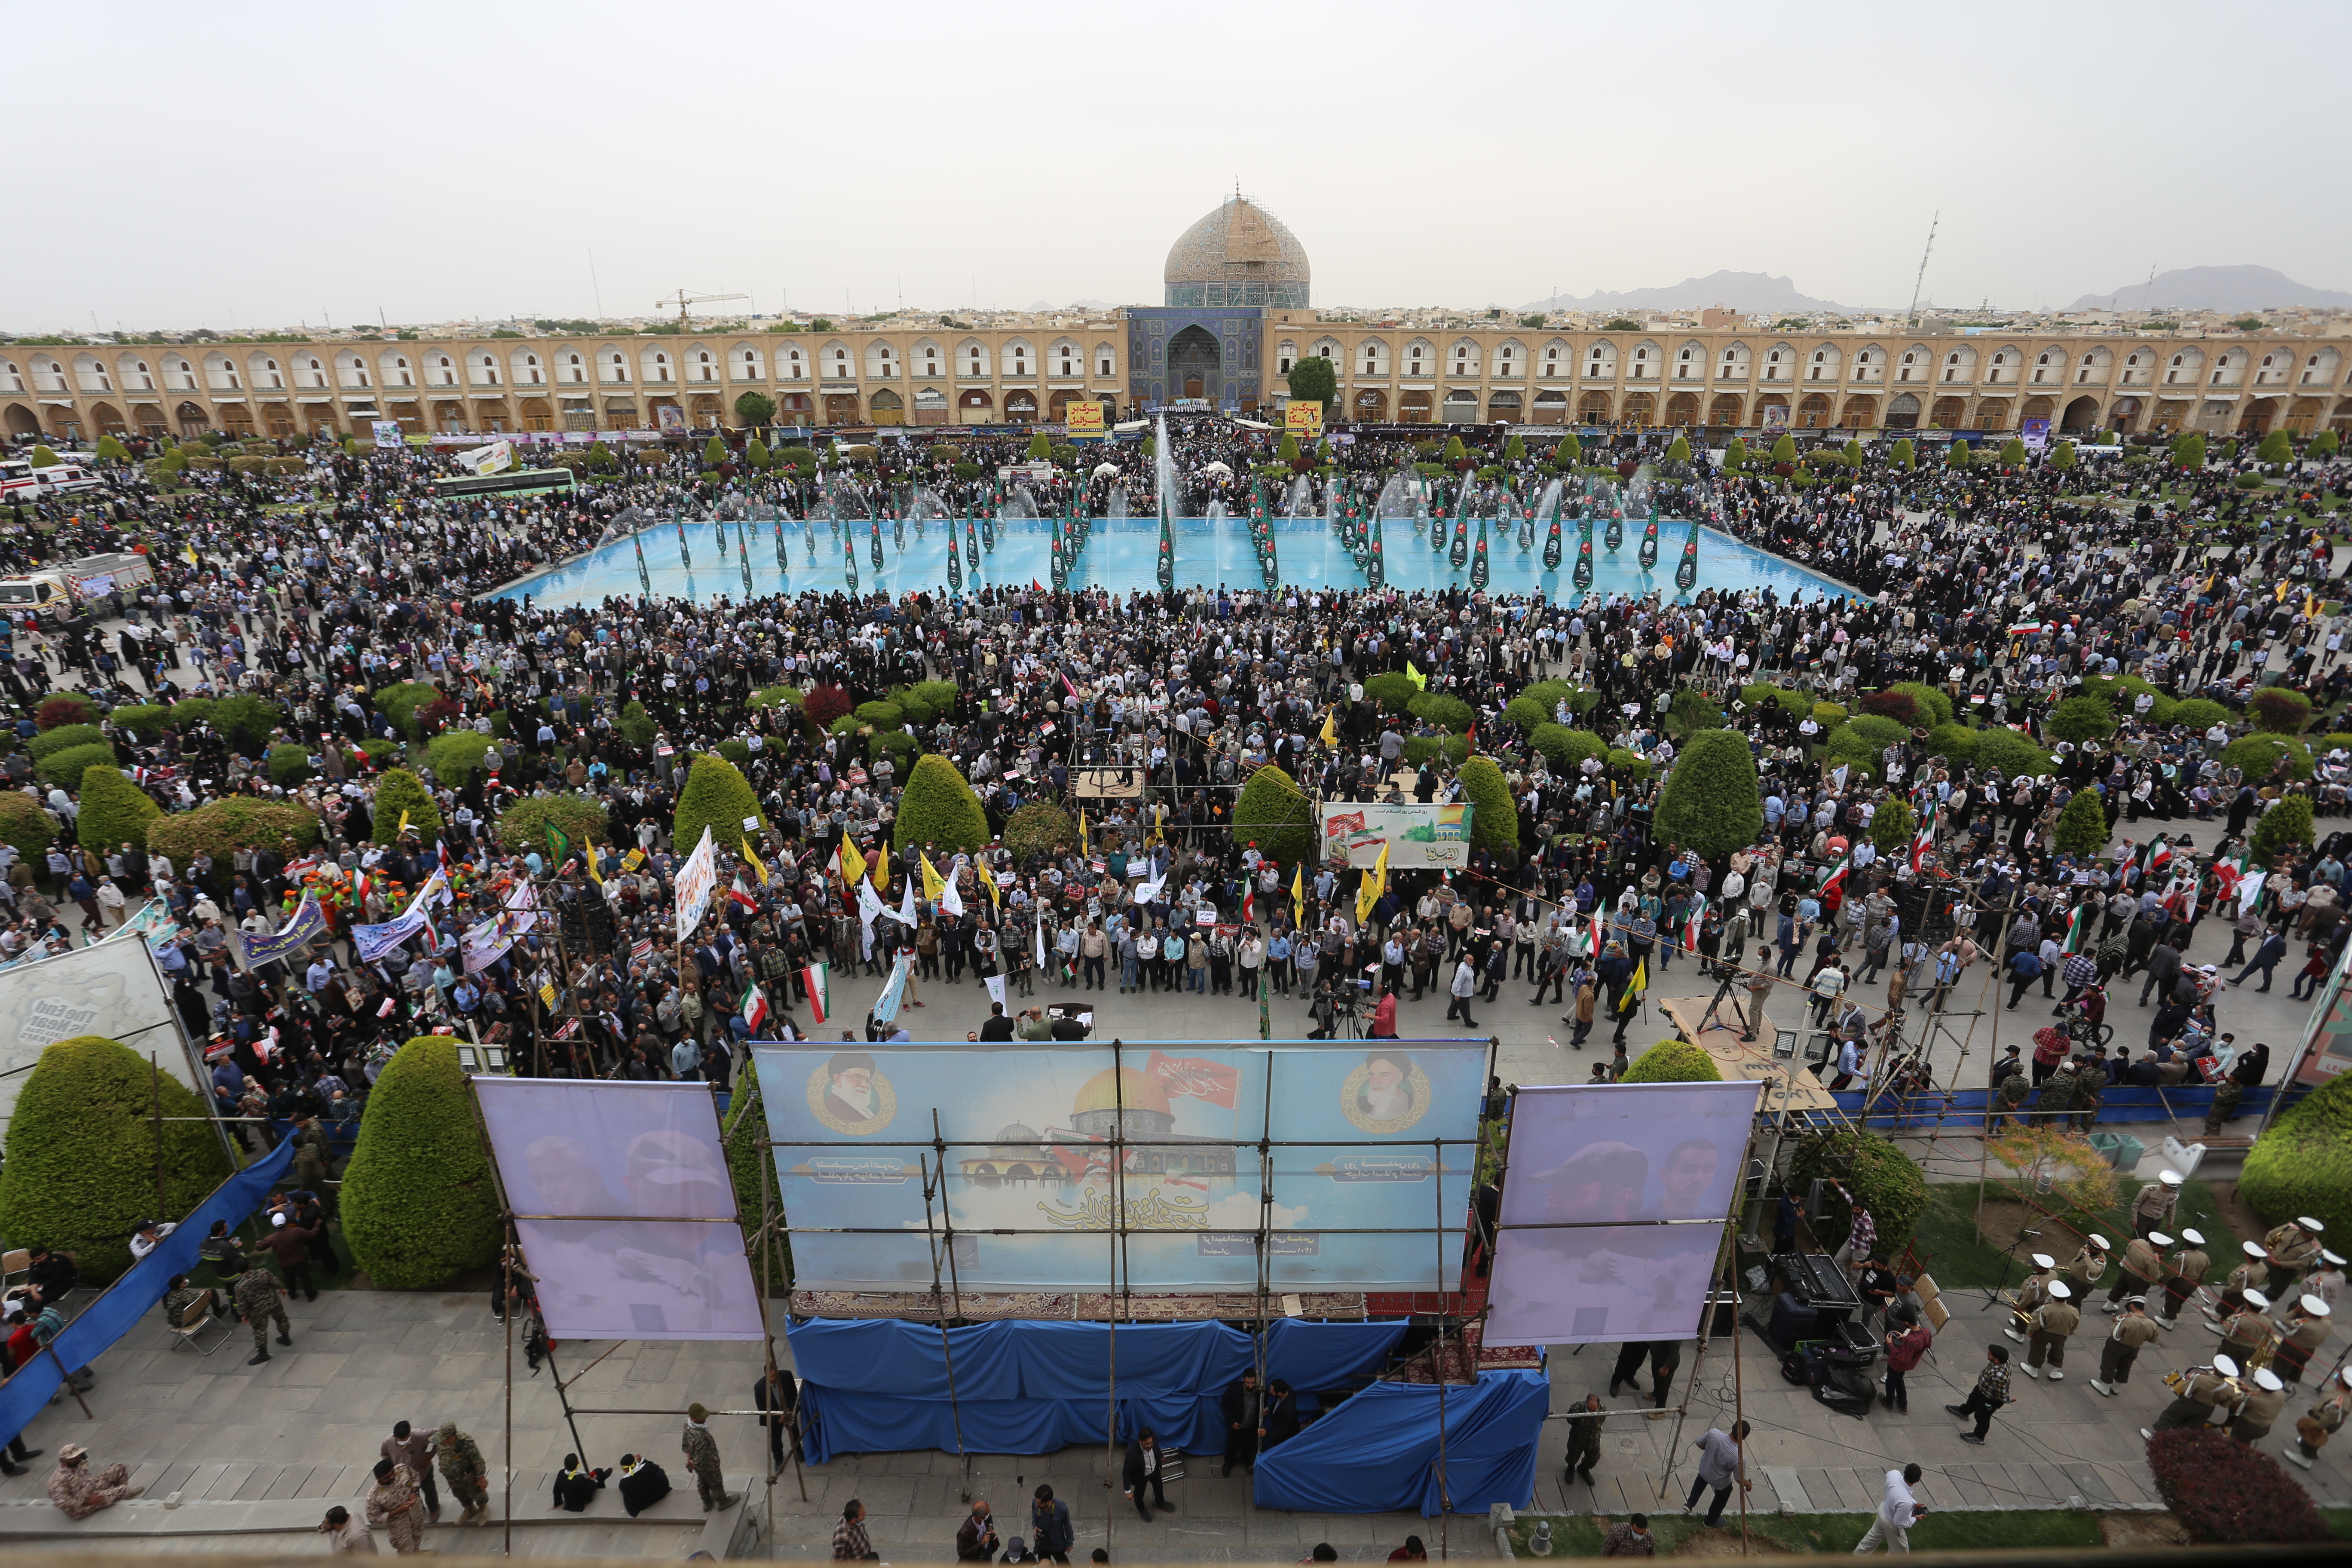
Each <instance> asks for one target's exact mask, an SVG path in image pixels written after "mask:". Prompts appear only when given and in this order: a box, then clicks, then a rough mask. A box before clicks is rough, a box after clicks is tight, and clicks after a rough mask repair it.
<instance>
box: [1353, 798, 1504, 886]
mask: <svg viewBox="0 0 2352 1568" xmlns="http://www.w3.org/2000/svg"><path fill="white" fill-rule="evenodd" d="M1474 810H1475V808H1474V807H1473V806H1472V805H1470V803H1469V802H1468V801H1466V800H1465V801H1460V802H1457V803H1456V804H1454V805H1411V804H1408V805H1327V806H1325V807H1323V810H1322V821H1323V858H1324V859H1326V860H1340V859H1344V860H1346V861H1347V862H1348V864H1349V865H1350V866H1360V867H1363V868H1366V869H1370V868H1371V867H1373V866H1376V865H1378V864H1379V863H1380V858H1381V847H1382V846H1383V845H1385V846H1387V847H1388V852H1389V869H1391V870H1392V871H1413V870H1423V871H1425V870H1431V869H1439V870H1455V869H1459V868H1462V867H1465V866H1467V865H1468V864H1470V821H1471V816H1472V814H1473V812H1474Z"/></svg>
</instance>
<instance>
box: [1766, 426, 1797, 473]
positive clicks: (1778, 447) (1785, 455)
mask: <svg viewBox="0 0 2352 1568" xmlns="http://www.w3.org/2000/svg"><path fill="white" fill-rule="evenodd" d="M1772 461H1773V462H1774V463H1775V464H1776V465H1777V464H1780V463H1788V464H1790V465H1791V466H1793V465H1794V464H1795V463H1796V461H1797V438H1796V437H1794V436H1791V435H1790V434H1789V433H1788V432H1787V431H1785V430H1783V431H1782V432H1780V439H1779V440H1777V441H1775V442H1773V443H1772Z"/></svg>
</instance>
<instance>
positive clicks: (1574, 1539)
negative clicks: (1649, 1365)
mask: <svg viewBox="0 0 2352 1568" xmlns="http://www.w3.org/2000/svg"><path fill="white" fill-rule="evenodd" d="M1737 1509H1738V1504H1737V1503H1736V1502H1735V1503H1734V1504H1732V1505H1731V1507H1729V1508H1727V1509H1726V1510H1724V1515H1723V1530H1722V1532H1723V1533H1724V1534H1726V1535H1729V1536H1732V1537H1734V1538H1737V1536H1738V1532H1739V1518H1738V1512H1737ZM2344 1511H2346V1512H2347V1517H2352V1510H2344ZM1622 1517H1623V1516H1622V1515H1612V1516H1610V1518H1609V1520H1608V1523H1610V1524H1617V1523H1621V1522H1622ZM1873 1517H1874V1516H1872V1515H1870V1514H1866V1513H1764V1512H1760V1511H1759V1512H1754V1513H1750V1514H1749V1515H1748V1534H1749V1536H1750V1537H1752V1538H1754V1539H1757V1540H1760V1541H1766V1542H1771V1543H1772V1544H1773V1545H1775V1546H1778V1547H1780V1548H1781V1549H1782V1550H1784V1551H1787V1552H1853V1549H1854V1547H1855V1545H1856V1544H1857V1543H1858V1542H1860V1541H1861V1540H1862V1538H1863V1535H1864V1532H1865V1531H1868V1530H1869V1529H1870V1521H1871V1520H1872V1518H1873ZM1538 1519H1549V1521H1551V1540H1552V1550H1551V1554H1552V1555H1553V1556H1554V1557H1591V1556H1594V1555H1596V1554H1598V1553H1599V1552H1600V1550H1601V1533H1602V1531H1603V1529H1604V1526H1603V1525H1602V1524H1601V1523H1599V1522H1597V1521H1595V1520H1594V1518H1593V1517H1592V1516H1591V1515H1590V1514H1545V1515H1538V1514H1521V1515H1520V1516H1519V1517H1518V1520H1517V1522H1516V1523H1514V1524H1513V1525H1512V1526H1511V1549H1512V1550H1513V1551H1514V1552H1517V1553H1518V1554H1519V1556H1521V1557H1523V1558H1524V1557H1527V1556H1529V1555H1531V1553H1530V1552H1528V1538H1529V1537H1530V1536H1531V1535H1532V1534H1533V1533H1534V1531H1535V1526H1536V1522H1537V1521H1538ZM2331 1522H2336V1521H2331ZM2337 1528H2338V1530H2339V1531H2342V1530H2343V1529H2345V1528H2346V1525H2344V1524H2340V1523H2339V1524H2338V1526H2337ZM1650 1533H1651V1534H1653V1535H1654V1536H1656V1537H1657V1539H1658V1552H1659V1554H1660V1555H1661V1556H1671V1555H1673V1554H1674V1553H1675V1552H1679V1551H1680V1550H1681V1549H1682V1548H1683V1546H1684V1545H1685V1543H1686V1542H1689V1541H1691V1540H1692V1539H1693V1538H1694V1537H1696V1536H1699V1535H1702V1534H1706V1533H1707V1530H1706V1523H1705V1521H1703V1520H1702V1518H1701V1517H1700V1516H1699V1515H1696V1514H1693V1515H1690V1516H1688V1517H1685V1516H1684V1515H1683V1514H1681V1513H1680V1512H1678V1511H1675V1510H1672V1509H1671V1508H1669V1509H1668V1510H1665V1511H1663V1512H1660V1513H1654V1514H1652V1515H1650ZM1911 1545H1912V1548H1913V1550H1915V1551H1919V1552H1937V1551H1948V1552H1965V1551H1971V1550H1978V1551H2019V1550H2024V1549H2027V1548H2032V1547H2086V1546H2087V1547H2096V1546H2103V1545H2105V1538H2104V1537H2103V1536H2102V1535H2101V1534H2100V1532H2099V1519H2098V1515H2096V1514H2095V1513H2092V1512H2090V1511H2088V1510H2070V1509H1981V1510H1979V1509H1967V1510H1952V1511H1949V1512H1941V1513H1930V1514H1928V1515H1927V1518H1925V1519H1923V1520H1921V1521H1919V1522H1918V1524H1917V1525H1916V1527H1914V1528H1913V1530H1912V1531H1911Z"/></svg>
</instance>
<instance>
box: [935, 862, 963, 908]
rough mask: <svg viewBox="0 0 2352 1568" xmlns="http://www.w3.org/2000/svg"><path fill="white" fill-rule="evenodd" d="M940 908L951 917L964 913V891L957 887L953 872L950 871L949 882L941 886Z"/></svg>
mask: <svg viewBox="0 0 2352 1568" xmlns="http://www.w3.org/2000/svg"><path fill="white" fill-rule="evenodd" d="M940 909H941V910H943V911H945V912H946V913H948V914H951V915H961V914H962V913H963V889H961V888H959V887H957V886H956V879H955V872H954V871H953V870H950V871H949V872H948V876H947V880H946V881H944V882H942V883H940Z"/></svg>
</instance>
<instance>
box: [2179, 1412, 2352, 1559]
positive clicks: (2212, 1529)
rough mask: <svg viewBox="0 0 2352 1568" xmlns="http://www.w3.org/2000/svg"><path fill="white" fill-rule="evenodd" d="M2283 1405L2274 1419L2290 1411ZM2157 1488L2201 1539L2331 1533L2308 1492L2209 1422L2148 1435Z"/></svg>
mask: <svg viewBox="0 0 2352 1568" xmlns="http://www.w3.org/2000/svg"><path fill="white" fill-rule="evenodd" d="M2297 1413H2298V1411H2297V1406H2295V1405H2290V1406H2289V1407H2288V1410H2287V1413H2286V1414H2285V1415H2282V1416H2281V1418H2280V1420H2281V1423H2282V1424H2283V1425H2284V1424H2289V1422H2290V1420H2291V1417H2292V1416H2293V1415H2295V1414H2297ZM2147 1468H2148V1473H2149V1474H2150V1475H2152V1476H2153V1477H2154V1478H2155V1479H2156V1490H2157V1495H2158V1496H2159V1497H2161V1498H2163V1499H2164V1506H2165V1507H2167V1508H2168V1509H2170V1510H2172V1516H2173V1517H2174V1518H2175V1519H2177V1520H2179V1521H2180V1527H2181V1528H2182V1529H2183V1530H2185V1531H2188V1532H2189V1539H2191V1540H2192V1541H2196V1542H2238V1541H2332V1540H2334V1539H2335V1534H2334V1532H2333V1531H2330V1530H2329V1529H2328V1525H2327V1520H2326V1516H2325V1515H2323V1514H2321V1512H2320V1511H2319V1509H2318V1506H2317V1505H2316V1504H2315V1503H2314V1502H2313V1501H2312V1500H2311V1494H2310V1493H2309V1492H2307V1491H2305V1490H2304V1489H2303V1484H2302V1483H2301V1482H2300V1481H2297V1480H2296V1479H2294V1477H2293V1476H2291V1475H2289V1474H2287V1473H2286V1471H2285V1470H2284V1469H2282V1468H2279V1462H2278V1461H2277V1460H2276V1459H2273V1458H2271V1457H2270V1456H2269V1455H2268V1454H2265V1453H2263V1451H2262V1450H2261V1449H2260V1448H2257V1447H2254V1446H2253V1445H2252V1444H2251V1443H2241V1442H2239V1441H2238V1440H2237V1439H2235V1438H2234V1437H2231V1436H2227V1435H2226V1434H2224V1433H2222V1432H2220V1431H2217V1430H2214V1429H2212V1428H2210V1427H2207V1426H2175V1427H2173V1428H2172V1429H2170V1430H2169V1431H2165V1432H2158V1433H2156V1434H2155V1435H2153V1436H2150V1437H2149V1438H2148V1440H2147Z"/></svg>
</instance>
